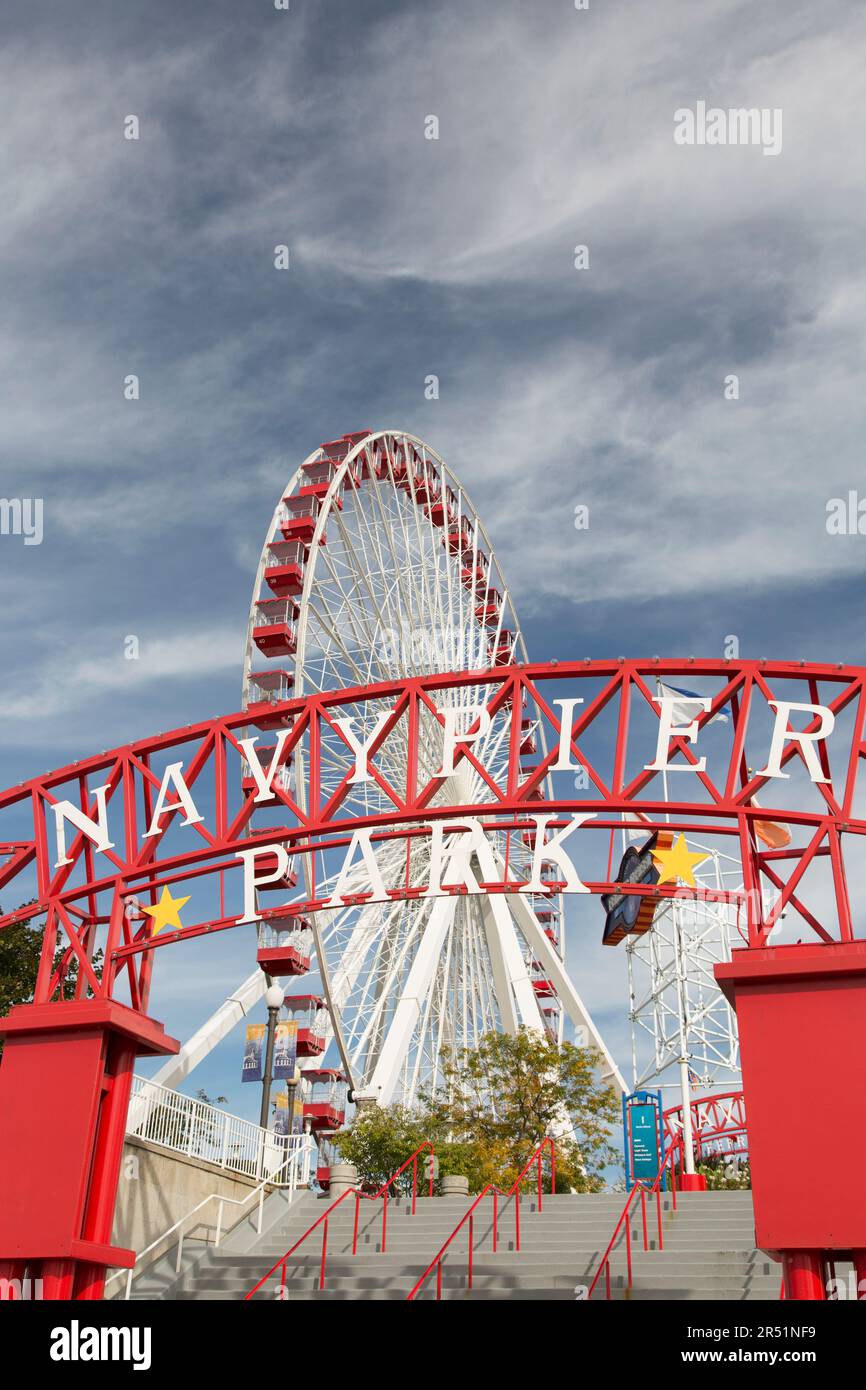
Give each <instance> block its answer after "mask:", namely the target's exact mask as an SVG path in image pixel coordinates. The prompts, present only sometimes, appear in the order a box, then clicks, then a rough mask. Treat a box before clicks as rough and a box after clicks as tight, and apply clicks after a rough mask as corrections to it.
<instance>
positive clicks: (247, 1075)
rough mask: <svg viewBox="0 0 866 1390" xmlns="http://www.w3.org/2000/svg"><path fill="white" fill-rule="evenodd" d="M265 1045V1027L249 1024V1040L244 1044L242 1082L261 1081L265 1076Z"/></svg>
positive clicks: (258, 1024) (260, 1024) (259, 1024)
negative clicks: (263, 1055) (263, 1056)
mask: <svg viewBox="0 0 866 1390" xmlns="http://www.w3.org/2000/svg"><path fill="white" fill-rule="evenodd" d="M264 1045H265V1025H264V1024H263V1023H248V1024H247V1040H246V1043H245V1044H244V1061H243V1066H242V1067H241V1081H261V1079H262V1076H263V1062H262V1053H263V1050H264Z"/></svg>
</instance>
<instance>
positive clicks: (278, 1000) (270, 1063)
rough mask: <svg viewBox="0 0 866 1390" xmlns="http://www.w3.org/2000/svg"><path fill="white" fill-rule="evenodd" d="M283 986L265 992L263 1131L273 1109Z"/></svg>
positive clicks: (272, 986) (275, 986) (270, 988)
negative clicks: (266, 1019)
mask: <svg viewBox="0 0 866 1390" xmlns="http://www.w3.org/2000/svg"><path fill="white" fill-rule="evenodd" d="M285 997H286V996H285V994H284V993H283V988H282V985H277V984H274V983H273V982H272V983H271V984H270V985H268V988H267V989H266V990H265V1003H266V1004H267V1006H268V1042H267V1048H266V1051H265V1069H264V1073H263V1075H262V1113H261V1116H260V1118H259V1124H260V1125H261V1127H262V1129H267V1128H268V1120H269V1118H270V1109H271V1082H272V1081H273V1079H274V1041H275V1038H276V1033H277V1014H278V1013H279V1012H280V1009H281V1008H282V1007H283V1000H284V999H285Z"/></svg>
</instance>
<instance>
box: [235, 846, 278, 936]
mask: <svg viewBox="0 0 866 1390" xmlns="http://www.w3.org/2000/svg"><path fill="white" fill-rule="evenodd" d="M259 854H267V855H268V856H270V857H271V858H276V861H277V866H276V868H275V869H272V870H271V871H270V873H266V874H259V875H258V876H257V875H256V856H257V855H259ZM235 858H236V859H240V860H242V861H243V866H244V915H243V917H239V918H238V922H257V921H258V918H259V914H258V913H257V912H256V889H257V888H264V887H265V885H266V884H268V883H276V882H277V881H278V880H279V879H281V878H284V877H285V875H286V874H287V873H288V871H289V856H288V853H287V852H286V847H285V845H257V846H256V848H255V849H239V850H238V852H237V854H236V855H235Z"/></svg>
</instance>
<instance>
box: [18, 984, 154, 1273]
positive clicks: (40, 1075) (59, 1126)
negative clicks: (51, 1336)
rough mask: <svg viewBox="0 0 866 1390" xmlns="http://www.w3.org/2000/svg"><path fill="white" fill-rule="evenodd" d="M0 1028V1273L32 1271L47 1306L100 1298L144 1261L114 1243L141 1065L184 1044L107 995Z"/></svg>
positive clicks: (36, 1009) (36, 1007) (47, 1008)
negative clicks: (110, 1279) (112, 1271)
mask: <svg viewBox="0 0 866 1390" xmlns="http://www.w3.org/2000/svg"><path fill="white" fill-rule="evenodd" d="M0 1032H2V1033H3V1034H5V1037H6V1045H5V1048H4V1053H3V1063H2V1066H0V1114H2V1115H3V1119H4V1131H5V1132H4V1142H3V1144H2V1146H0V1194H2V1201H0V1272H2V1271H4V1270H6V1269H12V1270H16V1271H17V1270H19V1269H20V1268H22V1267H23V1266H24V1265H26V1267H27V1273H28V1276H29V1277H30V1278H31V1279H33V1280H34V1281H35V1280H37V1279H41V1280H42V1297H43V1298H45V1299H69V1298H76V1299H78V1298H82V1299H97V1298H101V1297H102V1291H103V1285H104V1282H105V1271H106V1268H107V1267H108V1266H111V1265H119V1266H121V1267H122V1268H130V1267H131V1266H132V1265H133V1264H134V1263H135V1254H134V1252H133V1251H131V1250H124V1249H121V1248H119V1247H116V1246H112V1244H111V1228H112V1223H113V1220H114V1205H115V1201H116V1198H117V1183H118V1178H119V1175H120V1164H121V1160H122V1156H123V1142H124V1137H125V1133H126V1117H127V1110H128V1106H129V1096H130V1090H131V1087H132V1070H133V1066H134V1064H135V1059H136V1057H141V1056H153V1055H164V1054H166V1053H173V1052H177V1050H178V1047H179V1044H178V1043H177V1042H176V1041H175V1039H174V1038H169V1037H167V1036H166V1034H165V1032H164V1031H163V1028H162V1025H161V1024H160V1023H157V1022H156V1021H155V1020H154V1019H151V1018H147V1017H145V1016H144V1015H143V1014H140V1013H136V1012H135V1010H133V1009H129V1008H127V1007H126V1006H125V1005H123V1004H118V1003H115V1002H114V1001H110V1000H100V999H79V1000H71V1001H66V1002H62V1003H55V1004H25V1005H20V1006H19V1007H17V1008H15V1009H13V1010H12V1012H11V1014H10V1015H9V1017H8V1018H6V1019H3V1020H2V1021H0ZM8 1277H10V1278H14V1277H20V1275H16V1274H12V1275H10V1276H8Z"/></svg>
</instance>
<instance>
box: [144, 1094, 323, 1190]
mask: <svg viewBox="0 0 866 1390" xmlns="http://www.w3.org/2000/svg"><path fill="white" fill-rule="evenodd" d="M126 1132H127V1135H131V1136H135V1137H136V1138H138V1139H147V1140H149V1141H150V1142H151V1143H152V1144H159V1145H160V1147H161V1148H164V1149H171V1150H173V1151H174V1152H175V1153H181V1154H186V1156H187V1157H188V1158H197V1159H201V1160H202V1161H203V1162H205V1163H213V1164H215V1166H216V1167H217V1168H222V1169H224V1170H225V1171H226V1172H228V1173H242V1174H243V1175H244V1177H247V1178H255V1179H268V1178H269V1177H270V1176H271V1175H273V1174H274V1173H276V1172H277V1171H279V1170H280V1169H282V1168H283V1167H284V1166H285V1164H286V1161H287V1159H288V1158H290V1157H291V1155H292V1152H293V1151H294V1150H295V1149H298V1148H300V1146H301V1141H302V1139H303V1137H304V1136H303V1135H297V1134H295V1135H291V1134H289V1135H280V1134H274V1133H273V1132H272V1131H271V1130H267V1129H262V1128H261V1127H260V1126H259V1125H257V1124H254V1123H253V1122H252V1121H251V1120H242V1119H241V1118H240V1116H239V1115H229V1114H226V1112H225V1111H224V1110H218V1109H217V1108H216V1106H213V1105H209V1104H208V1103H207V1102H206V1101H202V1100H195V1099H194V1098H193V1097H192V1096H185V1095H182V1094H181V1093H180V1091H173V1090H171V1089H170V1088H169V1087H168V1086H160V1085H159V1084H158V1083H156V1082H154V1081H147V1080H145V1079H144V1078H143V1077H140V1076H136V1077H134V1078H133V1082H132V1098H131V1100H130V1104H129V1116H128V1119H127V1125H126Z"/></svg>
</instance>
